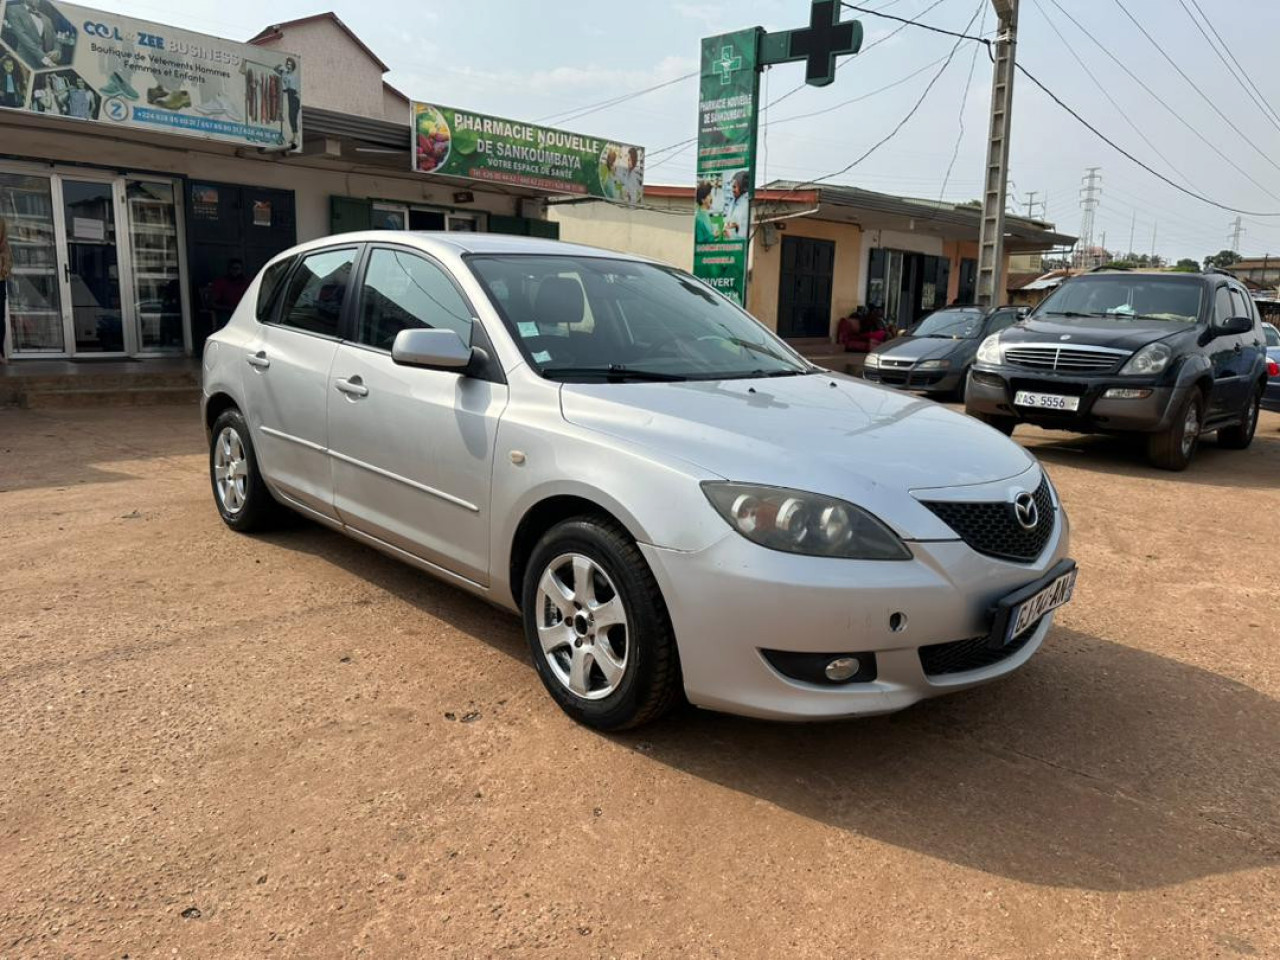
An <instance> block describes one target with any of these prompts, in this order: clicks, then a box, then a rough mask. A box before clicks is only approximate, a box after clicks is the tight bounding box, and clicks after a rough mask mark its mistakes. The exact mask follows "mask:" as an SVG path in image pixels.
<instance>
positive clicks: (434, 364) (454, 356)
mask: <svg viewBox="0 0 1280 960" xmlns="http://www.w3.org/2000/svg"><path fill="white" fill-rule="evenodd" d="M472 353H473V351H472V348H471V347H469V346H468V345H467V344H466V343H465V342H463V339H462V337H460V336H458V332H457V331H456V330H448V329H442V328H434V329H426V330H423V329H413V330H401V331H400V332H399V333H397V334H396V339H395V341H394V342H393V343H392V344H391V359H392V360H394V361H395V362H396V363H398V364H400V365H401V366H405V367H426V368H428V369H430V370H454V371H457V372H458V373H461V372H463V371H464V370H465V369H466V368H467V367H469V366H470V365H471V358H472Z"/></svg>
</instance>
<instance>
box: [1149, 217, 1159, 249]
mask: <svg viewBox="0 0 1280 960" xmlns="http://www.w3.org/2000/svg"><path fill="white" fill-rule="evenodd" d="M1159 228H1160V224H1159V222H1156V223H1153V224H1152V225H1151V256H1152V258H1154V257H1155V255H1156V230H1158V229H1159Z"/></svg>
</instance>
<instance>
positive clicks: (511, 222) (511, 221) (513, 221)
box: [489, 213, 529, 237]
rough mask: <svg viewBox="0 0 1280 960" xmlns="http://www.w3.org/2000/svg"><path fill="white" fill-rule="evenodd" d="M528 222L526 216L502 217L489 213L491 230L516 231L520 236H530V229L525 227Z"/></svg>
mask: <svg viewBox="0 0 1280 960" xmlns="http://www.w3.org/2000/svg"><path fill="white" fill-rule="evenodd" d="M526 222H527V221H526V220H525V219H524V217H502V216H499V215H498V214H496V213H491V214H489V232H490V233H514V234H515V235H516V236H519V237H524V236H528V234H529V231H528V230H527V229H525V223H526Z"/></svg>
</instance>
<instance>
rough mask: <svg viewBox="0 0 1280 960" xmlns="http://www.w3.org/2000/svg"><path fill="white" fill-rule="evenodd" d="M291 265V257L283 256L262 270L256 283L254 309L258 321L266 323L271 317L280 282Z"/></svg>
mask: <svg viewBox="0 0 1280 960" xmlns="http://www.w3.org/2000/svg"><path fill="white" fill-rule="evenodd" d="M292 266H293V257H285V258H284V259H283V260H277V261H276V262H275V263H273V264H271V266H269V267H267V269H265V270H263V271H262V282H261V283H259V284H258V306H257V311H256V313H257V317H258V320H259V322H261V323H266V322H267V321H269V320H270V319H271V311H272V309H273V308H274V307H275V305H276V299H277V297H276V294H278V293H279V292H280V284H281V282H282V281H283V280H284V278H285V276H286V275H287V274H288V273H289V268H290V267H292Z"/></svg>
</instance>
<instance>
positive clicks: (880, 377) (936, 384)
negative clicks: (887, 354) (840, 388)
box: [862, 367, 967, 393]
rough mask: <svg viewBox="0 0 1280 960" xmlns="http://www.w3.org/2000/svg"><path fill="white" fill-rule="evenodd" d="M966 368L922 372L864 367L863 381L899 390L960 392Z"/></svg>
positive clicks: (901, 368) (914, 368) (916, 369)
mask: <svg viewBox="0 0 1280 960" xmlns="http://www.w3.org/2000/svg"><path fill="white" fill-rule="evenodd" d="M966 372H967V371H966V370H965V369H964V368H956V369H951V368H946V369H942V370H938V369H928V370H921V369H920V368H919V367H876V368H871V367H863V369H862V379H863V380H866V381H867V382H868V383H879V384H883V385H884V386H886V387H897V388H898V389H899V390H924V391H927V392H929V393H949V392H951V391H955V390H959V389H960V384H961V383H962V382H963V380H964V376H965V373H966Z"/></svg>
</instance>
